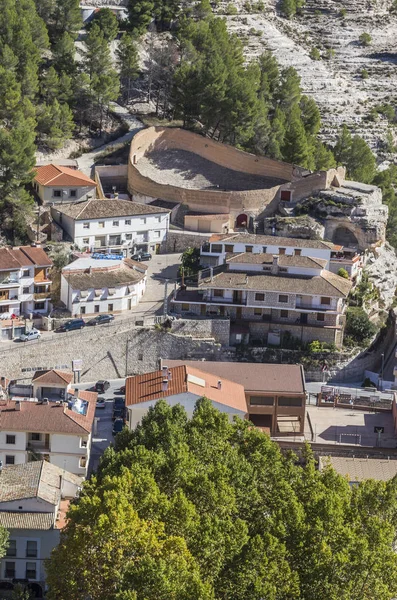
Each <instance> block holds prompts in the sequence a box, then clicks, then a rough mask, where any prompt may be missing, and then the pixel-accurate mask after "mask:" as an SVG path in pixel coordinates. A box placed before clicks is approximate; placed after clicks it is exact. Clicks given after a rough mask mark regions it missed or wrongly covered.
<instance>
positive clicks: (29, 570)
mask: <svg viewBox="0 0 397 600" xmlns="http://www.w3.org/2000/svg"><path fill="white" fill-rule="evenodd" d="M26 579H36V563H34V562H27V563H26Z"/></svg>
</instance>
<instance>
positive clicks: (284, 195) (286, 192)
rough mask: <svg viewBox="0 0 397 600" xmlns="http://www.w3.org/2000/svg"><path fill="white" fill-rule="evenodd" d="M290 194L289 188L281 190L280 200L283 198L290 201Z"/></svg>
mask: <svg viewBox="0 0 397 600" xmlns="http://www.w3.org/2000/svg"><path fill="white" fill-rule="evenodd" d="M291 196H292V193H291V191H290V190H281V192H280V200H283V201H284V202H290V201H291Z"/></svg>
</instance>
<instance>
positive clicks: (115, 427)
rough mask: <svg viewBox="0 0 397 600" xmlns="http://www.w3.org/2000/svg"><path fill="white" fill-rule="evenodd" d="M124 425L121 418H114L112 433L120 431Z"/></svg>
mask: <svg viewBox="0 0 397 600" xmlns="http://www.w3.org/2000/svg"><path fill="white" fill-rule="evenodd" d="M123 427H124V421H123V419H116V420H115V422H114V423H113V431H112V433H113V435H117V434H118V433H120V431H122V430H123Z"/></svg>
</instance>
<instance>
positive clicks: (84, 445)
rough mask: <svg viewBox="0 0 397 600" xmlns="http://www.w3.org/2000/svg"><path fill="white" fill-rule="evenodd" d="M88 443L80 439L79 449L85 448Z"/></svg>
mask: <svg viewBox="0 0 397 600" xmlns="http://www.w3.org/2000/svg"><path fill="white" fill-rule="evenodd" d="M87 444H88V441H87V440H86V439H84V438H80V448H87Z"/></svg>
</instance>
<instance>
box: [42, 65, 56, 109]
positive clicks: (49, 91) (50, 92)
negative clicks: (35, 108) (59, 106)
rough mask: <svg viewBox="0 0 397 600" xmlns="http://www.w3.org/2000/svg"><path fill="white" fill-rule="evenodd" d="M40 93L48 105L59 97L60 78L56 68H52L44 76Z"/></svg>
mask: <svg viewBox="0 0 397 600" xmlns="http://www.w3.org/2000/svg"><path fill="white" fill-rule="evenodd" d="M40 93H41V97H42V98H43V100H44V101H45V102H46V103H48V104H51V103H52V102H54V100H55V99H56V98H58V97H59V77H58V75H57V72H56V71H55V69H54V67H50V68H49V69H48V71H47V72H46V73H45V74H44V76H43V78H42V80H41V85H40Z"/></svg>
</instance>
